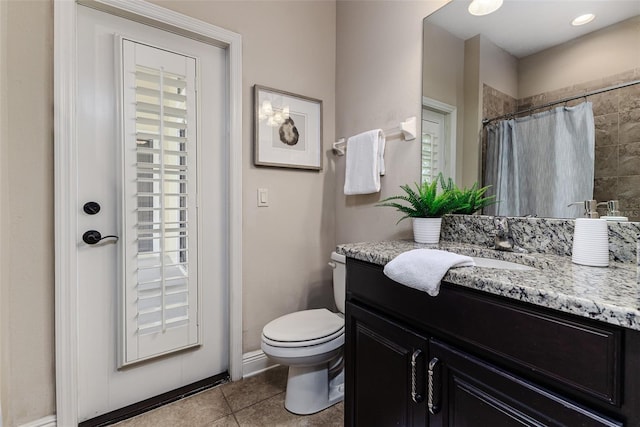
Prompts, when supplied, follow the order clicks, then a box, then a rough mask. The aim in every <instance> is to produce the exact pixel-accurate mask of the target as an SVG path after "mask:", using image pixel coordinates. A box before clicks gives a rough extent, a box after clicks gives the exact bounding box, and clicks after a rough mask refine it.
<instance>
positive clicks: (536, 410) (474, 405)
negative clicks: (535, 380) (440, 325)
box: [427, 339, 622, 427]
mask: <svg viewBox="0 0 640 427" xmlns="http://www.w3.org/2000/svg"><path fill="white" fill-rule="evenodd" d="M429 350H430V353H429V357H430V360H429V364H428V372H427V377H428V383H429V384H428V388H429V389H430V391H431V392H430V393H428V396H427V405H428V406H429V405H430V406H429V408H430V409H429V412H430V415H429V426H430V427H443V426H451V427H453V426H455V427H485V426H496V427H498V426H499V427H510V426H581V427H591V426H594V427H595V426H598V427H601V426H611V427H612V426H622V423H619V422H616V421H613V420H611V419H608V418H606V417H604V416H601V415H600V414H597V413H595V412H592V411H590V410H589V409H587V408H585V407H582V406H579V405H577V404H576V403H574V402H571V401H568V400H565V399H563V398H562V397H560V396H558V395H556V394H553V393H551V392H549V391H547V390H544V389H541V388H539V387H537V386H535V385H533V384H531V383H529V382H527V381H525V380H523V379H521V378H518V377H516V376H514V375H511V374H509V373H508V372H506V371H503V370H501V369H499V368H497V367H495V366H492V365H489V364H487V363H485V362H483V361H481V360H479V359H476V358H475V357H472V356H470V355H468V354H466V353H463V352H461V351H459V350H457V349H455V348H453V347H450V346H448V345H446V344H443V343H441V342H438V341H436V340H433V339H432V340H431V342H430V347H429Z"/></svg>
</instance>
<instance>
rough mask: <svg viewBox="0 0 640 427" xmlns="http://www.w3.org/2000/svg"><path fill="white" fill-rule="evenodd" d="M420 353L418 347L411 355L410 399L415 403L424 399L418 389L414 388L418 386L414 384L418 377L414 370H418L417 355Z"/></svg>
mask: <svg viewBox="0 0 640 427" xmlns="http://www.w3.org/2000/svg"><path fill="white" fill-rule="evenodd" d="M421 354H422V350H419V349H418V350H416V351H414V352H413V354H412V355H411V400H413V401H414V402H415V403H420V402H422V399H424V397H423V396H422V394H420V393H418V391H417V390H416V389H417V388H418V386H417V384H416V383H417V377H418V375H417V374H416V371H417V370H418V357H419V356H420V355H421Z"/></svg>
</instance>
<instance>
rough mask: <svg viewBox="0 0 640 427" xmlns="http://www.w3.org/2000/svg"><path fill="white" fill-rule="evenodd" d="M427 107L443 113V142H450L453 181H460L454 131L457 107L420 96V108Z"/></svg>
mask: <svg viewBox="0 0 640 427" xmlns="http://www.w3.org/2000/svg"><path fill="white" fill-rule="evenodd" d="M424 107H428V108H429V109H431V110H434V111H437V112H439V113H442V114H444V115H445V138H446V141H445V143H448V144H450V146H451V149H450V152H451V154H450V156H449V161H450V162H451V165H452V167H453V171H454V175H455V176H454V177H452V178H454V181H455V182H460V181H461V180H462V171H461V170H459V168H458V165H457V164H456V153H457V149H458V148H457V140H456V131H457V129H458V107H456V106H455V105H449V104H446V103H444V102H442V101H438V100H437V99H433V98H429V97H427V96H423V97H422V108H423V109H424Z"/></svg>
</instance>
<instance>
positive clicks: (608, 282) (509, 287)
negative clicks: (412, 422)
mask: <svg viewBox="0 0 640 427" xmlns="http://www.w3.org/2000/svg"><path fill="white" fill-rule="evenodd" d="M416 248H431V249H441V250H446V251H450V252H455V253H458V254H462V255H469V256H481V257H485V258H494V259H502V260H505V261H511V262H516V263H520V264H525V265H528V266H531V267H535V268H536V270H533V271H518V270H503V269H493V268H481V267H462V268H453V269H450V270H449V272H448V273H447V274H446V275H445V276H444V278H443V281H446V282H449V283H452V284H455V285H459V286H465V287H468V288H473V289H477V290H481V291H485V292H488V293H491V294H495V295H501V296H504V297H507V298H512V299H516V300H519V301H523V302H528V303H531V304H535V305H539V306H543V307H548V308H551V309H555V310H559V311H562V312H566V313H571V314H576V315H578V316H583V317H588V318H591V319H595V320H599V321H603V322H606V323H610V324H614V325H619V326H622V327H625V328H630V329H635V330H640V268H639V267H638V266H637V264H636V262H633V263H629V262H627V263H619V262H611V263H610V266H609V267H608V268H599V267H586V266H581V265H577V264H573V263H572V262H571V257H568V256H559V255H553V254H543V253H529V254H517V253H511V252H500V251H496V250H493V249H488V248H487V247H486V246H478V245H472V244H468V243H454V242H446V241H442V242H441V243H440V244H439V245H423V244H418V243H414V242H413V241H390V242H370V243H350V244H343V245H338V247H337V252H338V253H340V254H343V255H346V256H347V257H350V258H355V259H358V260H361V261H367V262H370V263H373V264H378V265H385V264H386V263H387V262H389V261H390V260H392V259H393V258H394V257H396V256H397V255H399V254H401V253H402V252H405V251H408V250H411V249H416ZM634 252H635V251H634ZM634 261H635V260H634ZM435 298H437V297H435Z"/></svg>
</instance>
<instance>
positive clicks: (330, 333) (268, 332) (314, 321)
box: [262, 308, 344, 347]
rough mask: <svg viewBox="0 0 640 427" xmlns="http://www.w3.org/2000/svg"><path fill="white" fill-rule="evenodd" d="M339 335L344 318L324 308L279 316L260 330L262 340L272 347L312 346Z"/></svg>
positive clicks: (342, 328)
mask: <svg viewBox="0 0 640 427" xmlns="http://www.w3.org/2000/svg"><path fill="white" fill-rule="evenodd" d="M341 335H344V318H343V317H342V316H340V315H338V314H336V313H332V312H331V311H329V310H327V309H326V308H321V309H316V310H304V311H297V312H295V313H290V314H287V315H284V316H281V317H279V318H277V319H275V320H272V321H271V322H269V323H268V324H267V325H265V327H264V328H263V330H262V340H263V341H264V342H265V343H267V344H269V345H271V346H274V347H302V346H313V345H318V344H322V343H325V342H328V341H331V340H334V339H336V338H338V337H340V336H341Z"/></svg>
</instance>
